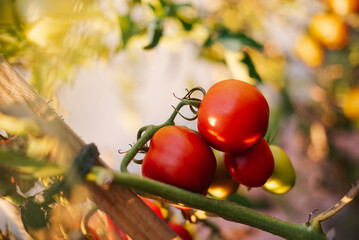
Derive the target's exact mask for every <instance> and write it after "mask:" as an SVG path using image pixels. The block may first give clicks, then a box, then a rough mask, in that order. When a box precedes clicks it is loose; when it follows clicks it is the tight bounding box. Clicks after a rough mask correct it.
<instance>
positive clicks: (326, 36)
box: [309, 13, 348, 50]
mask: <svg viewBox="0 0 359 240" xmlns="http://www.w3.org/2000/svg"><path fill="white" fill-rule="evenodd" d="M309 32H310V34H311V35H312V36H313V37H314V38H315V39H317V40H318V41H319V42H320V43H321V44H323V45H324V46H325V47H327V48H328V49H331V50H337V49H341V48H343V47H344V46H345V45H346V44H347V38H348V32H347V27H346V25H345V23H344V22H343V20H342V19H341V18H340V17H339V16H338V15H335V14H329V13H323V14H318V15H315V16H314V17H313V18H312V19H311V21H310V23H309Z"/></svg>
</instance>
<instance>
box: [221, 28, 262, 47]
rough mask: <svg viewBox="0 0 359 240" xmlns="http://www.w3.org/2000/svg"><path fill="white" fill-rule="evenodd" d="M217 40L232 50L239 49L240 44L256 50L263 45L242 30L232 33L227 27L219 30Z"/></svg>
mask: <svg viewBox="0 0 359 240" xmlns="http://www.w3.org/2000/svg"><path fill="white" fill-rule="evenodd" d="M217 40H218V41H219V42H220V43H222V44H223V45H224V46H225V47H226V48H227V49H229V50H232V51H238V50H240V48H241V46H242V45H244V46H248V47H252V48H255V49H258V50H262V49H263V45H262V44H260V43H258V42H257V41H255V40H254V39H252V38H250V37H248V36H247V35H245V34H244V33H242V32H237V33H232V32H230V31H229V30H227V29H223V30H219V32H218V37H217Z"/></svg>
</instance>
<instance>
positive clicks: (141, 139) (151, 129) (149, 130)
mask: <svg viewBox="0 0 359 240" xmlns="http://www.w3.org/2000/svg"><path fill="white" fill-rule="evenodd" d="M185 105H186V104H185V103H183V102H180V103H179V104H178V105H177V107H176V108H175V110H174V111H173V113H172V115H171V116H170V117H169V118H168V119H167V121H166V122H164V123H163V124H161V125H149V126H146V127H143V128H141V129H140V130H139V134H137V138H138V141H137V142H136V143H135V145H133V147H132V148H131V149H130V150H129V151H128V152H127V153H126V155H125V156H124V158H123V160H122V162H121V172H128V171H127V166H128V164H130V162H131V161H132V159H133V158H134V157H135V156H136V154H137V153H138V152H139V151H140V150H141V148H142V147H143V146H144V145H145V144H146V143H147V142H148V141H149V140H150V139H151V138H152V136H153V134H155V132H157V131H158V130H159V129H161V128H163V127H165V126H170V125H174V119H175V117H176V116H177V114H178V112H179V110H180V109H181V108H182V107H183V106H185Z"/></svg>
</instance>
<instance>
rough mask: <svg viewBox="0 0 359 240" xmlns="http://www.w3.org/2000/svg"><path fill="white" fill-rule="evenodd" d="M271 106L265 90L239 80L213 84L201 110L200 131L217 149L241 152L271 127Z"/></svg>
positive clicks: (199, 115) (199, 118)
mask: <svg viewBox="0 0 359 240" xmlns="http://www.w3.org/2000/svg"><path fill="white" fill-rule="evenodd" d="M268 119H269V106H268V103H267V101H266V99H265V98H264V96H263V95H262V93H261V92H260V91H259V90H258V89H257V88H255V87H254V86H252V85H250V84H248V83H246V82H243V81H240V80H234V79H229V80H224V81H221V82H218V83H216V84H214V85H213V86H212V87H211V88H210V89H209V90H208V92H207V94H206V95H205V96H204V98H203V100H202V102H201V104H200V106H199V109H198V131H199V133H200V134H201V136H202V137H203V138H204V139H205V140H206V141H207V142H208V143H209V144H210V145H211V146H212V147H214V148H215V149H217V150H220V151H223V152H232V153H235V152H241V151H244V150H245V149H247V148H248V147H250V146H252V145H254V144H256V143H258V142H259V141H260V140H261V139H262V138H263V136H264V135H265V133H266V131H267V128H268Z"/></svg>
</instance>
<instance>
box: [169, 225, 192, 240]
mask: <svg viewBox="0 0 359 240" xmlns="http://www.w3.org/2000/svg"><path fill="white" fill-rule="evenodd" d="M167 224H168V226H169V227H170V228H172V229H173V231H175V232H176V233H177V234H178V236H180V237H181V238H182V239H183V240H192V239H193V238H192V236H191V234H190V233H189V232H188V231H187V229H186V228H185V227H184V226H183V225H181V224H177V223H174V222H169V223H167Z"/></svg>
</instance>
